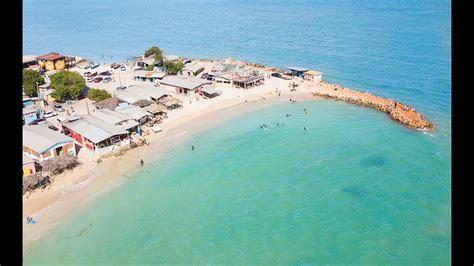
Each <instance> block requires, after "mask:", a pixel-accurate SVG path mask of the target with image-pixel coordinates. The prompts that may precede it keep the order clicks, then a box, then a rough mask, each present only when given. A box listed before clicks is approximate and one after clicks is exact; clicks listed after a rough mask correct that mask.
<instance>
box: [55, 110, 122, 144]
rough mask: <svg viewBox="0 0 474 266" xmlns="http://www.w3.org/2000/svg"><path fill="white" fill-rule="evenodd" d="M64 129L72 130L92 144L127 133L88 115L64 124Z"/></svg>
mask: <svg viewBox="0 0 474 266" xmlns="http://www.w3.org/2000/svg"><path fill="white" fill-rule="evenodd" d="M63 125H64V126H65V127H67V128H70V129H72V130H74V131H75V132H77V133H79V134H81V135H82V136H84V137H85V138H87V139H89V140H90V141H92V142H94V143H99V142H101V141H103V140H106V139H108V138H110V137H113V136H115V135H120V134H127V133H128V132H127V131H126V130H124V129H122V128H121V127H118V126H115V125H112V124H108V123H105V122H104V121H102V120H100V119H97V118H95V117H93V116H90V115H84V116H83V117H82V119H79V120H75V121H73V122H66V123H64V124H63Z"/></svg>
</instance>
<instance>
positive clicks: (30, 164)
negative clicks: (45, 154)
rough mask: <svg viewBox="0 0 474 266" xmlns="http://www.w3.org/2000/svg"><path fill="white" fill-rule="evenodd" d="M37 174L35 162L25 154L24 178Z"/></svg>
mask: <svg viewBox="0 0 474 266" xmlns="http://www.w3.org/2000/svg"><path fill="white" fill-rule="evenodd" d="M34 173H36V165H35V161H33V159H31V158H30V157H28V156H26V155H24V154H23V176H29V175H32V174H34Z"/></svg>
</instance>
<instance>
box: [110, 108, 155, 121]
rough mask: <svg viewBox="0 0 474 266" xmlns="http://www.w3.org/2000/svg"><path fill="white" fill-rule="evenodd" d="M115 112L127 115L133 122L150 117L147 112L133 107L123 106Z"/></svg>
mask: <svg viewBox="0 0 474 266" xmlns="http://www.w3.org/2000/svg"><path fill="white" fill-rule="evenodd" d="M116 111H117V112H119V113H121V114H124V115H127V116H129V117H131V118H133V119H135V120H138V119H141V118H143V117H145V116H147V115H151V114H150V113H148V112H147V111H145V110H143V109H142V108H140V107H138V106H135V105H129V106H125V107H123V108H120V109H119V110H117V109H116Z"/></svg>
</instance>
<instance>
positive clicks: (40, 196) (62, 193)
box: [23, 91, 320, 252]
mask: <svg viewBox="0 0 474 266" xmlns="http://www.w3.org/2000/svg"><path fill="white" fill-rule="evenodd" d="M289 99H294V100H298V101H306V100H316V99H320V98H319V97H314V96H313V95H312V94H311V93H310V92H309V91H298V92H282V93H281V96H278V95H277V94H273V95H270V96H269V95H268V92H265V91H261V92H258V93H253V94H251V95H247V96H246V97H245V98H244V97H242V98H240V97H233V98H228V99H221V100H220V101H217V102H215V103H214V104H211V105H202V106H201V107H203V108H201V109H200V110H197V111H196V110H192V113H191V114H189V112H190V110H187V111H188V112H187V113H185V112H181V113H180V114H181V115H180V116H178V115H176V116H175V117H174V116H172V115H170V118H169V119H167V120H165V122H164V123H163V124H162V125H161V127H162V128H163V131H162V132H160V133H157V134H154V135H150V136H147V139H148V140H149V141H150V144H149V145H144V146H141V147H138V148H136V149H132V150H129V151H127V152H126V153H125V154H124V155H121V156H119V157H111V158H107V159H104V160H103V161H102V163H100V164H97V163H96V162H93V161H87V162H84V163H82V164H81V165H80V166H78V167H77V168H75V169H73V170H71V171H68V172H65V173H63V174H60V175H58V176H56V177H55V178H54V179H55V180H54V182H53V183H52V185H50V186H49V187H47V188H45V189H44V190H37V191H35V192H33V193H32V194H31V195H28V194H25V195H24V196H23V220H24V221H23V248H24V252H26V251H27V250H28V247H30V246H31V245H32V244H33V243H35V242H37V241H38V240H39V239H41V238H42V237H43V236H45V235H46V234H47V233H48V232H49V231H50V230H53V229H54V228H55V227H56V226H57V225H59V224H60V223H61V222H63V221H64V220H65V219H66V218H68V217H70V216H71V215H73V214H74V213H75V212H76V211H77V210H78V209H80V208H81V207H84V206H85V205H87V204H90V203H91V202H93V200H94V199H95V198H97V197H99V196H100V195H103V194H105V193H107V192H109V191H111V190H113V189H114V188H117V187H118V186H120V185H125V183H126V181H127V180H128V179H129V178H130V176H133V173H135V172H136V171H139V170H140V169H141V167H140V164H139V161H140V160H141V159H143V160H144V162H145V167H146V164H147V162H150V161H154V160H159V159H160V158H161V157H162V156H164V155H166V153H168V152H169V151H170V150H171V149H172V148H173V147H175V146H176V145H179V144H181V143H183V142H184V141H186V140H187V139H189V138H190V137H192V135H193V134H199V133H200V132H202V131H203V130H206V129H209V128H211V127H213V126H216V125H218V124H219V123H222V122H224V121H227V120H229V119H232V118H233V117H235V116H238V115H242V114H244V113H246V112H250V111H254V110H259V109H261V108H265V107H268V106H271V105H275V104H283V103H288V104H289ZM172 114H173V113H172ZM191 131H192V134H190V132H191ZM28 216H29V217H32V218H33V219H35V220H36V221H37V223H36V224H34V225H29V224H26V217H28Z"/></svg>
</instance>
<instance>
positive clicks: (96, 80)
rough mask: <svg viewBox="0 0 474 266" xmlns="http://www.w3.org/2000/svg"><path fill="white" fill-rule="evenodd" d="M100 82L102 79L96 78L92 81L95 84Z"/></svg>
mask: <svg viewBox="0 0 474 266" xmlns="http://www.w3.org/2000/svg"><path fill="white" fill-rule="evenodd" d="M102 80H103V78H101V77H97V78H95V79H94V82H95V83H99V82H101V81H102Z"/></svg>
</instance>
